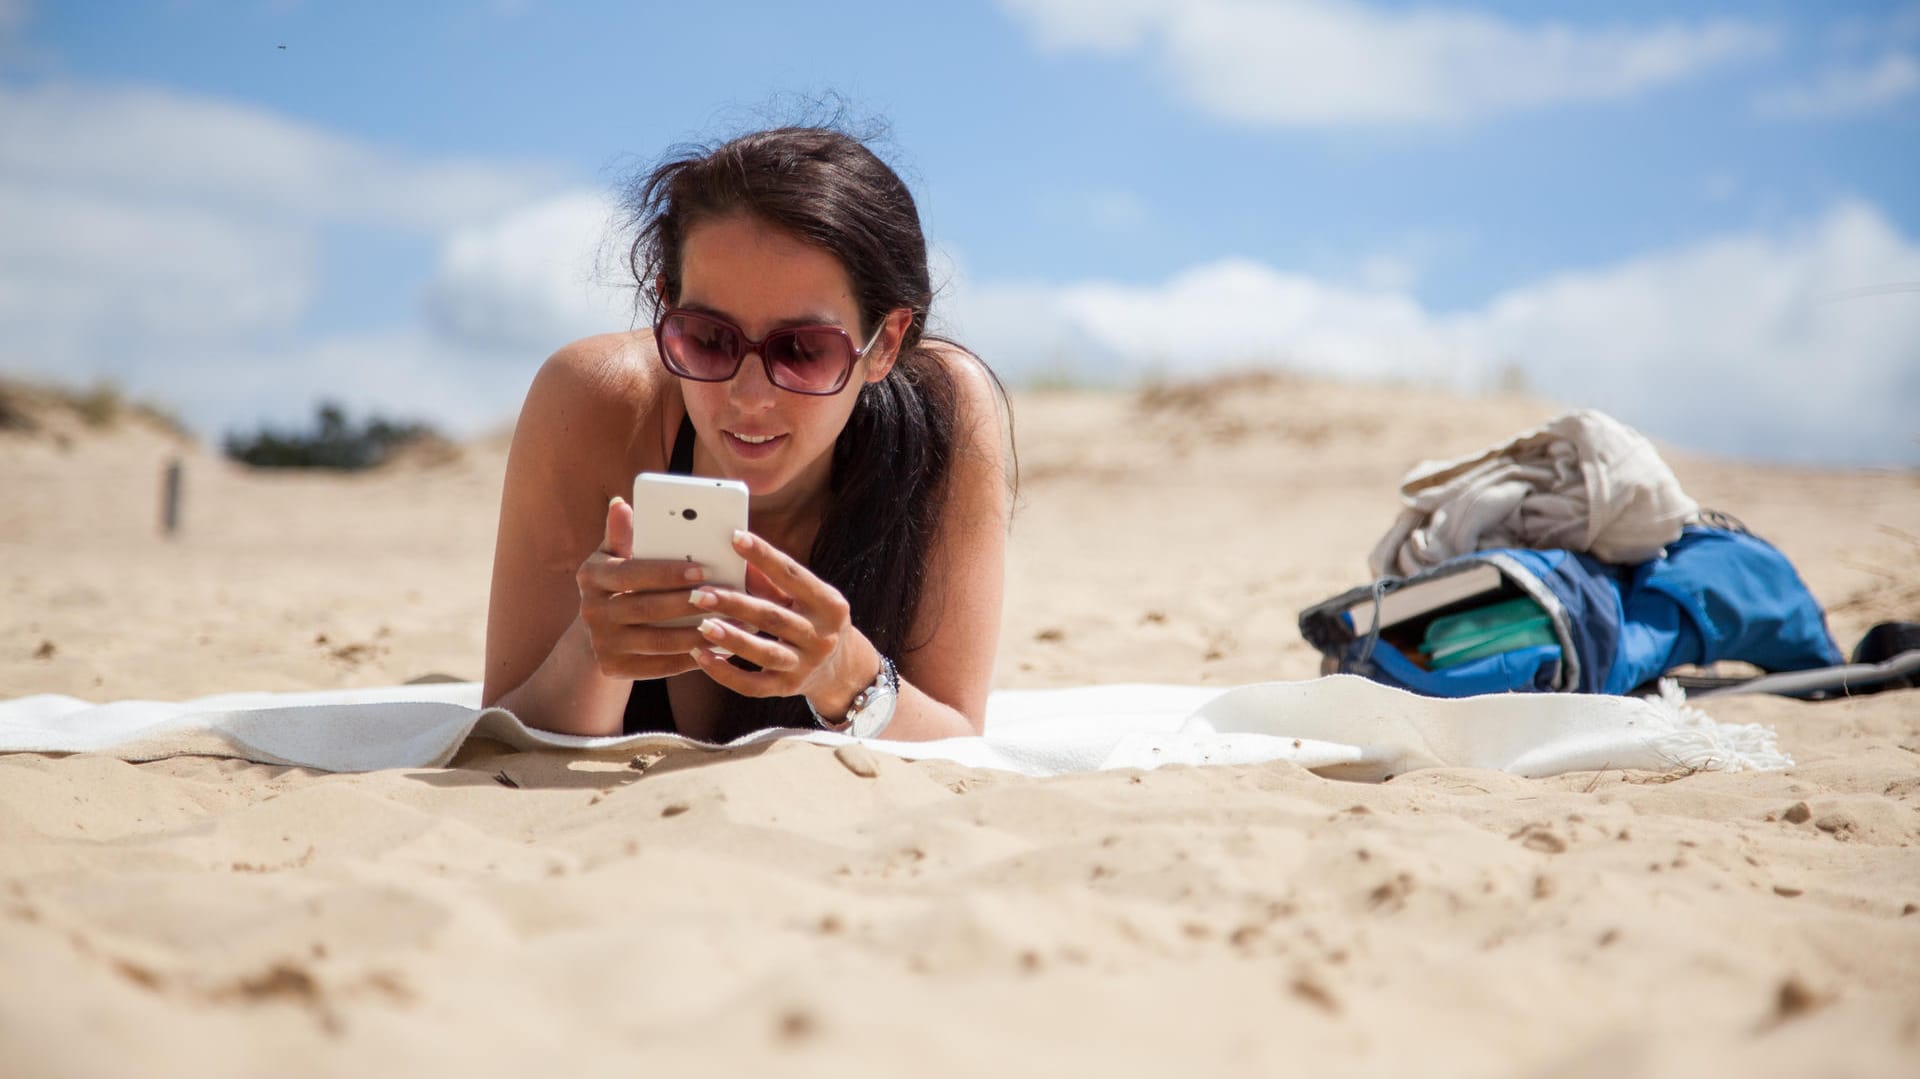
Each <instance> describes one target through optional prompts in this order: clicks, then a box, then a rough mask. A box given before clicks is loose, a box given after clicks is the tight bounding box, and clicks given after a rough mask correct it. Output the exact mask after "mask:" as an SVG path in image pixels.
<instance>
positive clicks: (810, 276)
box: [676, 214, 906, 499]
mask: <svg viewBox="0 0 1920 1079" xmlns="http://www.w3.org/2000/svg"><path fill="white" fill-rule="evenodd" d="M676 306H679V307H683V308H689V309H692V310H695V311H699V312H702V313H705V314H709V315H717V316H719V317H720V318H724V319H726V320H727V321H729V322H732V323H733V324H734V325H736V326H738V327H740V329H741V330H742V331H743V332H744V333H746V334H747V336H748V337H749V338H751V339H753V340H756V341H757V340H762V339H764V338H765V337H766V335H767V334H769V333H771V332H773V331H774V330H777V329H780V328H781V327H784V326H795V325H802V324H813V325H826V326H838V327H839V328H841V329H843V330H845V331H846V332H847V335H848V336H849V337H851V338H852V339H853V347H854V348H859V347H860V346H861V345H863V344H865V343H866V340H867V336H868V334H870V333H871V332H872V328H871V327H864V326H862V325H861V324H860V307H859V304H858V303H857V302H856V301H855V299H854V294H853V282H852V280H851V279H850V278H849V277H848V276H847V271H846V267H845V266H843V265H841V263H840V260H839V258H838V257H836V256H835V255H834V254H833V253H832V252H830V251H828V250H826V249H825V248H821V247H815V246H813V245H811V244H808V243H806V242H804V241H802V240H801V239H800V238H798V237H796V236H794V235H793V234H792V233H789V232H785V231H782V230H780V229H778V228H775V227H773V226H771V225H769V224H767V223H766V222H764V221H762V220H760V219H759V218H756V217H752V216H749V215H746V214H735V215H731V216H728V217H722V218H717V219H714V220H711V221H706V222H702V223H700V224H698V225H695V226H694V227H693V228H692V229H691V230H689V231H688V233H687V236H686V239H685V240H684V241H683V243H682V245H681V261H680V296H679V300H678V302H677V304H676ZM905 330H906V318H905V317H904V312H896V313H894V314H893V315H890V316H889V317H888V320H887V326H886V328H885V329H884V330H882V332H881V333H880V335H879V338H878V339H877V340H875V342H874V344H873V347H872V348H870V349H868V350H867V352H866V354H865V355H863V356H862V357H861V358H860V359H858V360H856V361H855V362H854V366H853V372H852V374H851V375H850V376H849V377H848V379H847V384H846V386H844V387H842V388H841V390H840V392H839V393H836V394H834V395H833V396H831V397H810V396H807V395H805V394H798V393H792V392H790V391H787V390H783V389H780V388H779V387H777V386H775V385H773V384H772V383H771V382H768V381H767V369H766V366H765V364H763V363H762V362H761V358H760V354H759V352H758V351H755V352H752V353H749V354H748V355H747V357H746V359H745V360H744V361H743V362H742V363H741V364H740V370H739V371H738V373H736V374H735V375H734V376H733V378H732V379H730V380H729V381H726V382H695V381H693V380H691V379H681V380H680V389H681V394H682V396H683V397H684V398H685V400H686V403H687V414H688V416H689V417H691V418H692V420H693V426H694V430H695V432H696V433H697V434H698V436H699V441H700V445H701V447H702V448H703V449H705V450H706V452H707V454H708V455H709V456H710V457H711V458H712V459H714V461H715V462H716V463H717V465H718V467H719V471H720V473H721V475H723V476H726V477H728V478H730V479H737V480H741V481H744V482H745V483H746V485H747V490H748V491H749V492H751V493H752V494H753V495H754V496H756V497H760V498H764V497H767V496H773V497H776V498H778V497H781V496H790V497H793V498H796V499H801V498H806V497H809V496H810V495H812V494H813V493H814V492H816V491H818V490H822V489H824V488H825V486H826V482H827V478H828V473H829V470H830V469H831V467H832V462H833V444H834V440H835V439H837V438H838V437H839V436H840V431H841V429H842V428H844V427H845V426H846V424H847V417H848V416H849V415H851V414H852V412H853V403H854V400H855V398H856V397H857V396H858V394H859V391H860V387H861V386H862V385H863V384H865V383H866V382H870V381H878V380H879V379H881V378H884V377H885V376H886V373H887V371H888V370H889V369H891V368H892V366H893V358H894V355H895V354H896V352H897V349H898V346H899V342H900V339H901V335H902V334H903V333H904V332H905Z"/></svg>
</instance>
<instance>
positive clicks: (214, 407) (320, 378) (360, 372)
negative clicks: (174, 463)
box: [124, 327, 540, 439]
mask: <svg viewBox="0 0 1920 1079" xmlns="http://www.w3.org/2000/svg"><path fill="white" fill-rule="evenodd" d="M539 366H540V357H537V356H534V357H529V356H526V355H524V354H517V353H515V354H503V353H496V352H489V351H484V350H477V349H475V348H473V347H471V346H467V345H461V344H457V343H455V342H450V341H448V340H446V339H445V338H443V337H440V336H438V335H436V334H433V333H431V332H428V331H426V330H424V329H422V328H419V327H403V328H399V329H392V330H382V331H377V332H373V333H365V334H345V335H336V336H333V337H328V338H323V339H320V340H317V341H306V342H300V343H298V344H295V345H292V346H290V347H287V348H284V349H277V350H276V349H252V350H247V351H243V352H242V351H235V352H227V353H220V354H204V355H193V356H183V357H181V358H180V360H179V362H177V363H175V364H173V365H171V366H170V368H169V369H168V370H165V371H160V372H155V371H153V370H151V369H146V370H143V371H141V372H139V373H137V374H136V375H135V377H133V378H130V379H128V380H127V381H126V382H125V383H124V385H125V387H126V389H127V390H128V391H129V392H131V393H133V394H134V395H135V396H143V397H147V398H150V399H154V400H159V401H162V402H164V403H167V404H168V405H170V406H171V407H173V408H174V409H175V410H176V411H177V413H178V414H179V416H180V418H181V419H183V420H185V421H186V422H187V424H188V425H189V426H191V427H193V428H194V429H195V430H197V431H199V432H200V433H201V434H202V435H203V436H205V437H208V438H210V439H217V438H218V436H219V435H220V434H221V433H223V432H225V431H228V430H234V429H239V430H244V431H252V430H254V429H256V428H257V427H258V425H260V424H262V423H267V424H272V425H276V426H280V427H283V428H287V427H292V428H304V427H307V426H310V425H311V424H312V421H313V415H314V409H315V406H316V405H317V404H318V403H319V402H321V401H334V402H338V403H340V404H342V405H344V406H346V408H347V411H348V414H349V415H352V416H355V417H365V416H368V415H372V414H376V413H377V414H379V415H382V416H385V417H387V418H389V419H395V420H415V419H423V420H426V421H428V422H430V423H431V424H432V425H433V426H435V427H436V428H438V429H440V430H441V431H443V432H446V433H448V434H450V435H454V436H456V437H464V436H469V435H474V434H479V433H482V432H486V431H491V430H494V429H496V428H497V427H499V426H500V425H502V424H503V423H506V422H510V421H511V420H512V418H513V415H514V413H515V411H516V410H517V409H518V407H519V405H520V401H521V399H522V398H523V397H524V396H525V395H526V391H527V386H528V385H529V384H530V383H531V382H532V380H533V375H534V372H535V371H536V370H538V369H539Z"/></svg>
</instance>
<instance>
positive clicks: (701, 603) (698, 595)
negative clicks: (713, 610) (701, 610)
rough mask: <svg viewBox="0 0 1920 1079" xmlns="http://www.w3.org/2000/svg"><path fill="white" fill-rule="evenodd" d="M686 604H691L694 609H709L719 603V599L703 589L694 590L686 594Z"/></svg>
mask: <svg viewBox="0 0 1920 1079" xmlns="http://www.w3.org/2000/svg"><path fill="white" fill-rule="evenodd" d="M687 602H688V603H691V604H693V605H694V606H695V607H711V606H713V605H714V604H715V603H718V602H720V597H718V596H716V595H714V594H713V593H712V592H709V591H707V590H706V589H704V588H696V589H694V590H693V591H691V592H689V593H687Z"/></svg>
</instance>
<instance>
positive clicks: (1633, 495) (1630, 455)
mask: <svg viewBox="0 0 1920 1079" xmlns="http://www.w3.org/2000/svg"><path fill="white" fill-rule="evenodd" d="M1400 501H1401V502H1402V503H1403V504H1404V505H1405V507H1406V508H1405V509H1403V510H1402V511H1401V512H1400V516H1399V518H1398V519H1396V520H1395V521H1394V523H1393V525H1392V527H1390V528H1389V529H1387V533H1386V535H1384V536H1382V537H1381V538H1380V542H1379V543H1377V544H1375V545H1374V548H1373V553H1372V554H1370V555H1368V556H1367V566H1368V568H1369V569H1371V570H1372V571H1373V575H1374V576H1376V577H1383V576H1386V575H1388V574H1396V575H1399V576H1411V575H1413V574H1415V573H1418V572H1420V571H1421V570H1423V569H1428V568H1431V567H1433V566H1437V565H1439V564H1440V563H1442V562H1445V561H1446V560H1447V559H1449V558H1452V557H1454V556H1455V555H1463V554H1471V553H1473V552H1474V551H1479V550H1484V549H1486V548H1488V547H1540V548H1547V547H1564V548H1566V549H1567V550H1570V551H1586V552H1590V553H1591V554H1592V555H1593V556H1594V557H1596V558H1598V559H1600V560H1601V561H1604V562H1617V563H1620V564H1623V565H1631V564H1634V563H1638V562H1645V561H1647V560H1649V559H1653V558H1658V557H1660V552H1661V550H1662V549H1664V548H1665V547H1666V546H1667V544H1669V543H1672V542H1673V541H1674V540H1676V539H1679V538H1680V529H1681V526H1682V525H1684V524H1685V523H1686V521H1687V519H1688V518H1690V517H1692V516H1693V515H1694V514H1695V513H1697V512H1698V511H1699V508H1700V507H1699V506H1698V504H1696V503H1695V502H1694V500H1693V499H1691V498H1689V497H1688V496H1687V493H1686V492H1685V491H1683V490H1681V489H1680V481H1679V480H1678V479H1676V478H1675V477H1674V474H1673V470H1672V469H1671V468H1669V467H1667V463H1666V462H1665V461H1663V460H1661V459H1660V454H1659V452H1658V451H1656V450H1655V449H1654V448H1653V443H1651V442H1648V441H1647V440H1646V438H1645V437H1644V436H1642V435H1641V434H1640V433H1639V432H1638V431H1635V430H1634V429H1633V428H1631V427H1628V426H1627V425H1626V424H1623V423H1621V422H1620V421H1619V420H1616V419H1614V418H1613V417H1611V416H1609V415H1607V414H1606V413H1604V412H1596V411H1594V410H1592V409H1581V410H1579V411H1575V412H1568V413H1566V414H1565V415H1562V416H1558V417H1555V418H1554V419H1553V420H1551V421H1549V422H1548V423H1546V424H1544V425H1543V426H1540V427H1536V428H1534V429H1533V430H1531V431H1525V432H1522V433H1521V434H1518V435H1515V436H1514V437H1513V438H1510V439H1508V440H1507V441H1505V442H1503V443H1501V444H1499V445H1497V446H1489V447H1488V448H1486V449H1484V450H1481V451H1480V452H1479V453H1476V454H1473V455H1471V456H1468V457H1460V458H1456V459H1454V460H1451V461H1423V462H1421V463H1420V464H1418V465H1416V466H1414V468H1413V469H1412V470H1411V471H1409V472H1408V473H1407V474H1406V476H1405V477H1403V478H1402V479H1401V481H1400Z"/></svg>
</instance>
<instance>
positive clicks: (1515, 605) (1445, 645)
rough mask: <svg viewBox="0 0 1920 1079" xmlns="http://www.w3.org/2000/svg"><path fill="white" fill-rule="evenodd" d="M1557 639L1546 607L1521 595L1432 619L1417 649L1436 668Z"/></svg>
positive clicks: (1548, 642)
mask: <svg viewBox="0 0 1920 1079" xmlns="http://www.w3.org/2000/svg"><path fill="white" fill-rule="evenodd" d="M1557 643H1559V638H1558V637H1556V636H1554V632H1553V623H1552V620H1551V619H1549V618H1548V617H1547V612H1546V610H1545V609H1544V608H1542V607H1541V606H1540V604H1538V603H1536V602H1534V601H1533V600H1531V599H1529V598H1527V597H1525V596H1521V597H1520V598H1518V599H1510V600H1506V601H1505V602H1502V603H1495V604H1491V605H1489V606H1486V607H1476V608H1474V609H1473V610H1470V611H1462V612H1460V613H1459V614H1450V615H1446V616H1444V617H1442V618H1436V619H1434V620H1433V621H1432V622H1431V623H1429V624H1428V626H1427V633H1426V636H1425V637H1424V638H1423V639H1422V640H1421V642H1420V650H1421V651H1422V652H1425V653H1426V654H1427V655H1428V656H1429V657H1431V662H1432V668H1433V669H1434V670H1436V671H1437V670H1444V669H1446V668H1448V667H1451V666H1454V665H1455V664H1460V663H1465V662H1467V661H1469V660H1475V659H1480V658H1482V657H1484V656H1491V655H1495V654H1497V653H1500V652H1511V651H1513V650H1514V649H1516V648H1528V647H1531V646H1533V645H1536V644H1557Z"/></svg>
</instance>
